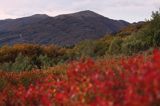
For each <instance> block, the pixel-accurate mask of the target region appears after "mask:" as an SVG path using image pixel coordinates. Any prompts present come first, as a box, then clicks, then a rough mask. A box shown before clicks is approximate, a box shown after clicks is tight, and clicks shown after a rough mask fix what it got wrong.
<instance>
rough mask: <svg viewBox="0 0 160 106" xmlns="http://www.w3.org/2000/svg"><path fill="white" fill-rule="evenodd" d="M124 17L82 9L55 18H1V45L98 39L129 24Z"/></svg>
mask: <svg viewBox="0 0 160 106" xmlns="http://www.w3.org/2000/svg"><path fill="white" fill-rule="evenodd" d="M128 25H129V23H128V22H126V21H123V20H112V19H109V18H106V17H104V16H102V15H99V14H97V13H95V12H92V11H89V10H87V11H81V12H77V13H73V14H64V15H59V16H56V17H49V16H47V15H40V14H37V15H33V16H30V17H24V18H19V19H14V20H13V19H12V20H3V21H0V45H2V44H14V43H39V44H58V45H73V44H76V43H78V42H80V41H82V40H86V39H98V38H101V37H103V36H104V35H106V34H109V33H115V32H117V31H119V30H120V29H122V28H124V27H125V26H128Z"/></svg>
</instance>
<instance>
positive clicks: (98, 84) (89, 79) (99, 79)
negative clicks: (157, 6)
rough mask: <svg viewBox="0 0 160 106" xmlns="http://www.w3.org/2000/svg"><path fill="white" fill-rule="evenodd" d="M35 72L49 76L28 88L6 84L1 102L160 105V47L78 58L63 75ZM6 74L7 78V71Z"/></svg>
mask: <svg viewBox="0 0 160 106" xmlns="http://www.w3.org/2000/svg"><path fill="white" fill-rule="evenodd" d="M59 71H61V70H59ZM24 73H25V74H24ZM24 73H23V74H16V75H17V78H21V76H25V75H27V74H26V73H29V72H24ZM35 73H37V74H40V75H42V76H43V75H45V76H43V77H37V79H36V80H35V82H34V83H32V84H30V85H29V86H27V87H25V86H24V85H23V84H22V83H18V84H16V85H14V84H6V86H5V87H4V88H3V89H2V90H1V92H0V105H1V106H55V105H56V106H63V105H67V106H75V105H77V106H159V105H160V83H159V81H160V51H158V50H154V52H153V55H150V56H142V55H138V56H132V57H129V58H121V59H118V60H116V59H110V60H104V59H103V60H97V61H94V60H92V59H87V60H80V61H78V62H77V61H74V62H72V63H70V66H69V67H68V69H67V71H66V73H62V74H54V73H52V74H44V73H42V72H40V71H35ZM3 74H4V76H3V77H4V79H5V76H7V74H5V73H3ZM34 75H36V74H34ZM13 77H14V78H16V76H13ZM28 77H29V76H28ZM19 80H21V79H19Z"/></svg>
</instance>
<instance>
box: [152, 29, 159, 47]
mask: <svg viewBox="0 0 160 106" xmlns="http://www.w3.org/2000/svg"><path fill="white" fill-rule="evenodd" d="M153 45H154V46H160V30H157V31H156V32H155V34H154V37H153Z"/></svg>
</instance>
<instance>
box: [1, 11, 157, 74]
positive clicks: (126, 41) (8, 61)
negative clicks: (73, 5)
mask: <svg viewBox="0 0 160 106" xmlns="http://www.w3.org/2000/svg"><path fill="white" fill-rule="evenodd" d="M159 23H160V12H159V11H157V12H153V13H152V18H151V20H149V21H147V22H142V23H137V24H132V25H130V26H128V27H126V28H125V29H123V30H121V31H120V32H118V33H116V34H114V35H106V37H104V38H102V39H100V40H86V41H82V42H80V43H78V44H76V45H75V46H72V47H60V46H56V45H33V44H15V45H13V46H7V45H4V46H2V47H1V48H0V69H1V70H5V71H17V72H19V71H22V70H23V71H25V70H27V71H28V70H32V69H44V68H47V67H51V66H55V65H57V64H63V63H66V62H69V61H72V60H78V59H80V58H86V57H92V58H94V59H98V58H108V57H115V56H116V57H120V56H129V55H133V54H136V53H140V52H143V51H150V50H152V48H155V47H156V48H158V47H159V46H160V25H159Z"/></svg>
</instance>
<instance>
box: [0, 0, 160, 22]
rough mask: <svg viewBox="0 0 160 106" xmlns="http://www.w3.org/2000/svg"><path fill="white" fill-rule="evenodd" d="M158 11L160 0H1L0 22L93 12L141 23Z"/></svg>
mask: <svg viewBox="0 0 160 106" xmlns="http://www.w3.org/2000/svg"><path fill="white" fill-rule="evenodd" d="M159 8H160V0H0V19H8V18H20V17H26V16H30V15H34V14H47V15H49V16H56V15H60V14H67V13H74V12H78V11H84V10H91V11H94V12H97V13H99V14H101V15H104V16H105V17H109V18H112V19H117V20H126V21H129V22H138V21H144V20H146V19H149V18H150V16H151V12H152V11H156V10H158V9H159Z"/></svg>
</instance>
